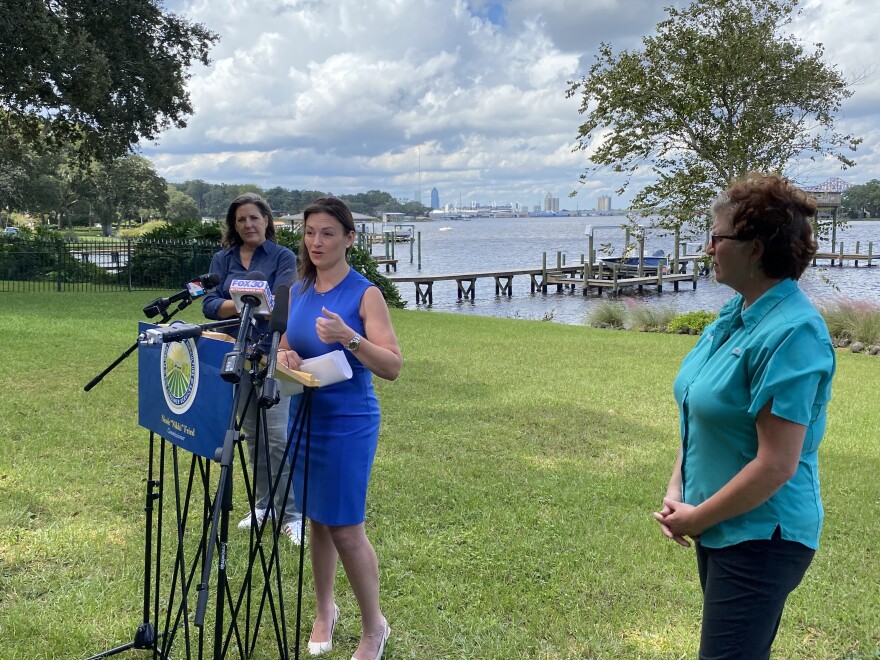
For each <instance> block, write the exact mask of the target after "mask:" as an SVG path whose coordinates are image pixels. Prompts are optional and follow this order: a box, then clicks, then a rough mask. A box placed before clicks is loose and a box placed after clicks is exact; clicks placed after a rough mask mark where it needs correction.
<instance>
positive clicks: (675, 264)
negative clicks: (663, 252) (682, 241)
mask: <svg viewBox="0 0 880 660" xmlns="http://www.w3.org/2000/svg"><path fill="white" fill-rule="evenodd" d="M678 233H679V228H678V227H676V228H675V232H674V233H673V237H674V238H673V240H674V242H673V245H674V246H675V249H674V250H673V251H672V253H673V254H674V255H675V256H674V257H673V258H672V272H673V273H677V272H678V254H679V247H680V246H679V243H678V239H679V236H678Z"/></svg>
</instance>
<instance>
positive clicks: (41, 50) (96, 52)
mask: <svg viewBox="0 0 880 660" xmlns="http://www.w3.org/2000/svg"><path fill="white" fill-rule="evenodd" d="M216 39H217V36H216V35H215V34H213V33H211V32H210V31H208V30H207V29H206V28H205V27H203V26H202V25H200V24H194V23H190V22H188V21H186V20H183V19H181V18H179V17H178V16H176V15H174V14H172V13H167V14H166V13H163V12H162V3H161V1H160V0H126V1H125V2H108V1H107V0H102V1H101V2H87V1H85V0H15V1H14V2H12V1H10V0H4V2H3V20H2V21H0V63H2V64H0V67H2V68H0V111H3V113H4V114H5V115H6V116H7V119H8V121H9V123H11V124H13V125H14V126H15V127H16V128H17V129H18V130H20V131H21V132H22V133H23V134H25V135H27V136H28V137H29V138H35V137H36V136H39V135H40V134H41V133H43V132H45V133H46V134H47V135H48V136H49V137H50V138H51V139H53V140H57V141H60V142H63V143H68V144H76V145H77V146H78V148H79V150H80V152H81V153H82V154H84V155H87V156H96V157H98V158H100V159H102V160H109V159H111V158H113V157H118V156H121V155H123V154H124V153H126V152H128V151H129V150H130V149H131V147H132V146H133V145H135V144H136V143H137V142H138V141H139V140H141V139H147V140H152V139H154V138H155V137H156V136H157V135H158V134H159V133H160V132H162V131H163V130H165V129H166V128H169V127H171V126H176V127H183V126H185V125H186V117H187V116H188V115H190V114H192V105H191V104H190V98H189V94H188V92H187V91H186V86H185V85H186V80H187V78H188V77H189V74H188V69H189V67H190V66H191V65H192V63H193V62H194V61H198V62H201V63H202V64H204V65H207V64H209V63H210V61H209V58H208V52H209V49H210V46H211V45H212V44H213V43H214V42H215V41H216ZM5 123H6V122H4V124H5ZM2 130H4V126H2V125H0V131H2Z"/></svg>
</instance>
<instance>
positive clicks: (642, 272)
mask: <svg viewBox="0 0 880 660" xmlns="http://www.w3.org/2000/svg"><path fill="white" fill-rule="evenodd" d="M638 275H639V277H643V276H644V275H645V235H644V234H641V235H639V270H638Z"/></svg>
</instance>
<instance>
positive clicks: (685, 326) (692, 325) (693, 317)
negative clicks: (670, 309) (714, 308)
mask: <svg viewBox="0 0 880 660" xmlns="http://www.w3.org/2000/svg"><path fill="white" fill-rule="evenodd" d="M717 318H718V314H715V313H714V312H706V311H702V310H701V311H699V312H686V313H685V314H679V315H678V316H676V317H675V318H674V319H672V320H671V321H670V322H669V325H668V326H667V327H668V330H669V332H678V333H681V334H690V335H698V334H700V333H702V332H703V330H704V329H705V328H706V326H707V325H709V324H710V323H712V322H714V321H715V319H717Z"/></svg>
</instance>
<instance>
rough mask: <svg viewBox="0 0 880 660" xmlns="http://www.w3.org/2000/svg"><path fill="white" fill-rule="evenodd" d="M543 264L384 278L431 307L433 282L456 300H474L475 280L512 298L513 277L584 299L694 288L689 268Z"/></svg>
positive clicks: (682, 260) (560, 261)
mask: <svg viewBox="0 0 880 660" xmlns="http://www.w3.org/2000/svg"><path fill="white" fill-rule="evenodd" d="M699 258H700V257H699V255H690V256H686V257H680V258H679V259H678V264H685V263H687V262H688V261H696V260H697V259H699ZM543 262H544V263H543V264H542V265H541V266H540V267H538V268H514V269H508V270H494V271H491V270H490V271H478V272H470V273H446V274H441V275H392V276H390V277H389V278H388V279H390V280H391V281H392V282H394V283H395V284H400V283H404V282H411V283H413V284H414V285H415V290H416V304H417V305H419V304H425V305H432V304H433V303H434V283H435V282H444V281H447V282H448V281H454V282H455V284H456V289H457V297H458V300H464V299H468V298H469V299H470V300H474V299H475V298H476V283H477V280H479V279H490V278H491V279H492V280H494V282H495V295H496V296H507V297H511V296H512V295H513V278H514V277H517V276H528V277H529V280H530V285H529V286H530V291H531V293H535V292H537V291H539V290H540V291H541V292H542V293H547V290H548V288H549V287H551V286H555V287H556V290H557V292H559V293H561V292H562V291H563V290H564V289H566V288H568V289H571V290H576V289H577V288H580V289H581V292H582V294H583V295H584V296H586V295H588V293H590V292H591V291H594V292H595V293H596V295H600V296H601V295H602V292H603V291H608V292H609V293H611V294H612V295H618V294H619V293H620V291H621V290H622V289H624V288H627V287H636V289H637V290H638V291H642V290H643V288H644V287H646V286H651V287H656V288H657V291H658V292H662V291H663V286H664V284H672V285H673V288H674V290H675V291H678V286H679V283H680V282H691V283H692V284H693V288H694V289H696V288H697V277H698V269H697V268H694V267H693V266H692V268H691V272H690V273H664V272H663V269H659V270H658V271H657V273H656V274H650V275H642V276H631V275H630V274H629V273H628V272H626V271H625V269H622V268H618V267H609V266H608V265H605V264H603V263H601V262H598V263H594V264H592V265H591V264H589V263H585V262H581V263H578V264H571V265H566V264H565V263H564V260H563V259H562V258H561V254H557V265H556V266H555V267H554V266H549V267H548V266H547V264H546V254H545V255H544V258H543Z"/></svg>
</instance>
